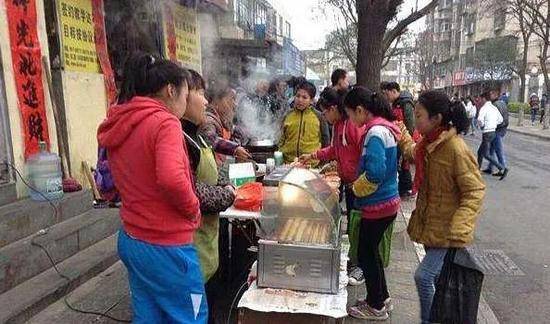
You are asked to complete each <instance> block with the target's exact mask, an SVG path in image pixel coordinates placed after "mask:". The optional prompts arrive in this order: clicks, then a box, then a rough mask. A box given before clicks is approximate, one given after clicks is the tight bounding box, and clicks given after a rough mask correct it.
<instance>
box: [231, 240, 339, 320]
mask: <svg viewBox="0 0 550 324" xmlns="http://www.w3.org/2000/svg"><path fill="white" fill-rule="evenodd" d="M347 261H348V257H347V251H346V250H344V249H342V254H341V257H340V262H341V264H340V285H339V288H338V294H336V295H331V294H321V293H313V292H303V291H295V290H288V289H275V288H258V286H257V285H256V281H254V283H252V285H251V286H250V287H249V288H248V290H247V291H245V292H244V294H243V296H242V297H241V300H240V301H239V304H238V307H239V308H240V307H245V308H248V309H252V310H255V311H258V312H277V313H304V314H315V315H321V316H328V317H333V318H342V317H346V316H348V312H347V303H348V291H347V285H348V276H347V271H346V264H347Z"/></svg>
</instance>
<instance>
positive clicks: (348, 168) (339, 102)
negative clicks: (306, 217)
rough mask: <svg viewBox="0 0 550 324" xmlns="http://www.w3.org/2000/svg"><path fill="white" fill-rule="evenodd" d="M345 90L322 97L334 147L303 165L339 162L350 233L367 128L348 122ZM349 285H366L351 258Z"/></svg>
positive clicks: (304, 158)
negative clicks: (313, 162)
mask: <svg viewBox="0 0 550 324" xmlns="http://www.w3.org/2000/svg"><path fill="white" fill-rule="evenodd" d="M345 95H346V91H345V90H340V91H337V90H336V89H335V88H330V87H327V88H325V90H323V92H322V93H321V95H320V97H319V106H320V107H321V109H322V112H323V116H324V118H325V119H326V120H327V121H328V122H329V124H331V125H332V141H331V145H330V146H328V147H325V148H323V149H320V150H317V151H315V152H313V153H312V154H304V155H302V156H301V157H300V161H301V162H303V163H307V162H308V161H310V160H320V161H337V162H338V173H339V175H340V178H341V180H342V185H343V187H344V190H343V192H342V194H344V195H345V199H346V212H347V217H348V231H347V232H348V233H350V231H351V229H350V226H351V222H350V217H351V211H352V210H353V209H354V203H355V195H354V193H353V190H352V189H351V185H352V184H353V181H355V179H356V178H357V168H358V166H359V160H360V158H361V152H362V150H363V142H362V139H363V136H364V134H365V127H364V126H356V125H355V124H354V123H353V122H351V121H350V120H349V117H348V115H347V113H346V110H345V108H344V97H345ZM348 273H349V284H350V285H352V286H358V285H362V284H363V283H364V282H365V277H364V275H363V271H362V270H361V268H360V267H358V265H357V260H356V258H355V257H353V256H351V257H350V262H349V270H348Z"/></svg>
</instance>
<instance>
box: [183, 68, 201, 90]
mask: <svg viewBox="0 0 550 324" xmlns="http://www.w3.org/2000/svg"><path fill="white" fill-rule="evenodd" d="M187 84H188V85H189V90H206V82H205V81H204V79H203V77H202V76H201V75H200V74H199V72H197V71H195V70H191V69H190V70H189V78H187Z"/></svg>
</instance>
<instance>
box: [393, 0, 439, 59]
mask: <svg viewBox="0 0 550 324" xmlns="http://www.w3.org/2000/svg"><path fill="white" fill-rule="evenodd" d="M394 2H396V3H398V2H401V1H398V0H394ZM438 4H439V1H438V0H432V1H430V3H428V4H427V5H425V6H424V7H423V8H422V9H420V10H418V11H414V12H412V13H411V14H410V15H409V16H408V17H407V18H405V19H403V20H401V21H399V22H398V23H397V25H396V26H395V27H393V28H392V29H391V30H388V31H387V32H386V34H385V35H384V41H383V50H384V51H386V50H387V49H388V48H389V47H390V46H391V43H392V42H393V40H394V39H396V38H397V37H399V35H402V34H403V32H404V30H405V29H406V28H407V26H409V25H410V24H412V23H413V22H415V21H417V20H418V19H420V18H422V17H424V16H425V15H426V14H427V13H428V12H430V11H432V10H434V9H435V7H437V5H438Z"/></svg>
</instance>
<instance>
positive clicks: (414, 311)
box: [28, 201, 498, 324]
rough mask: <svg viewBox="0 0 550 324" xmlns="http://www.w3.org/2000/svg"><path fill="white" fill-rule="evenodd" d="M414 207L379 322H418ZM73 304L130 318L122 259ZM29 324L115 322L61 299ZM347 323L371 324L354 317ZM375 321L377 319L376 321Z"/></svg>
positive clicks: (403, 219)
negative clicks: (387, 311) (385, 313)
mask: <svg viewBox="0 0 550 324" xmlns="http://www.w3.org/2000/svg"><path fill="white" fill-rule="evenodd" d="M413 209H414V201H404V202H403V204H402V211H401V213H400V214H398V217H397V219H396V221H395V226H394V234H393V241H392V251H391V261H390V265H389V267H388V268H387V269H386V279H387V281H388V287H389V290H390V294H391V296H392V299H393V303H394V306H395V309H394V311H393V312H392V314H391V317H390V319H388V320H387V321H385V322H376V323H399V324H409V323H419V322H420V305H419V301H418V295H417V292H416V287H415V284H414V271H415V269H416V267H417V266H418V263H419V259H421V258H422V257H423V254H424V248H423V247H422V246H420V245H417V244H415V243H413V242H411V240H410V239H409V236H408V234H407V222H408V219H409V218H410V215H411V212H412V210H413ZM365 295H366V291H365V285H361V286H356V287H351V286H350V287H348V305H351V304H353V303H355V301H356V300H357V299H360V298H364V297H365ZM69 301H70V303H71V305H73V306H75V307H77V308H79V309H84V310H95V311H98V312H100V313H103V314H108V315H110V316H114V317H116V318H119V319H125V320H129V319H131V316H132V309H131V304H130V296H129V292H128V282H127V273H126V269H125V268H124V266H123V265H122V263H121V262H120V261H119V262H117V263H116V264H115V265H113V266H112V267H110V268H109V269H107V270H106V271H105V272H103V273H102V274H100V275H99V276H97V277H95V278H94V279H92V280H90V281H88V282H87V283H85V284H84V285H82V286H81V287H79V288H77V289H76V290H75V291H74V292H73V293H71V294H70V295H69ZM28 323H31V324H41V323H60V324H64V323H79V324H88V323H89V324H91V323H95V324H97V323H103V324H107V323H108V324H112V323H116V322H115V321H113V320H110V319H108V318H105V317H100V316H97V315H87V314H81V313H76V312H73V311H71V310H70V309H68V308H67V306H66V305H65V304H64V302H63V301H62V300H61V301H58V302H56V303H55V304H53V305H51V306H50V307H48V308H46V309H45V310H44V311H43V312H41V313H39V314H38V315H36V316H35V317H34V318H32V319H31V320H30V321H29V322H28ZM344 323H346V324H359V323H361V324H365V323H370V322H366V321H362V320H356V319H353V318H351V317H348V318H346V319H345V321H344ZM373 323H374V322H373ZM478 323H480V324H498V320H497V319H496V317H495V316H494V314H493V312H492V311H491V309H490V307H489V306H488V305H487V304H486V302H485V301H484V300H483V297H482V301H481V303H480V307H479V312H478Z"/></svg>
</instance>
